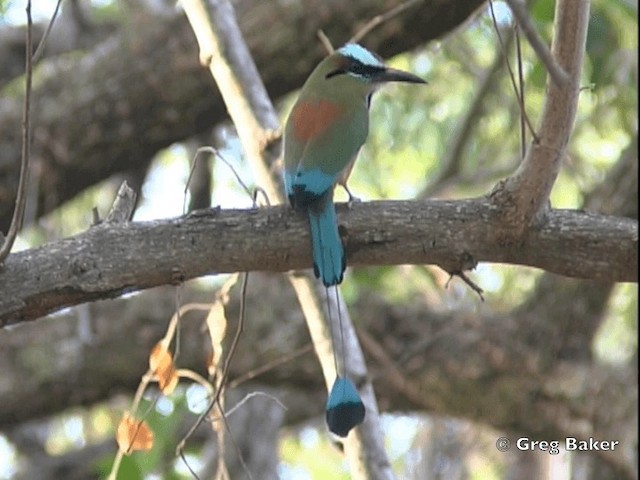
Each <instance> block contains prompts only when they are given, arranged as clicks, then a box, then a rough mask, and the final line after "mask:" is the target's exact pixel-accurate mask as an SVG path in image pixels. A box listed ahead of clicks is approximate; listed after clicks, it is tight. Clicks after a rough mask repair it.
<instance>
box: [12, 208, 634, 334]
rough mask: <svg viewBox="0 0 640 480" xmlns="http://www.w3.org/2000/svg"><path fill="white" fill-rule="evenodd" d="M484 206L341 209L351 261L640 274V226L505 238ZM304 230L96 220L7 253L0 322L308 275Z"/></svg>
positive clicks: (278, 220)
mask: <svg viewBox="0 0 640 480" xmlns="http://www.w3.org/2000/svg"><path fill="white" fill-rule="evenodd" d="M495 208H496V207H495V206H494V205H492V203H491V202H490V201H489V200H487V199H476V200H464V201H420V202H407V201H404V202H400V201H393V202H392V201H385V202H368V203H362V204H355V205H352V206H351V208H347V206H346V205H338V215H339V221H340V224H341V229H342V231H343V239H344V242H345V244H346V249H347V257H348V259H349V263H350V265H353V266H355V265H398V264H425V263H432V264H438V265H440V266H442V267H443V268H445V269H447V270H448V271H452V272H453V271H460V270H465V269H469V268H472V267H473V266H475V264H476V263H477V262H502V263H513V264H519V265H529V266H532V267H537V268H542V269H544V270H547V271H550V272H555V273H559V274H562V275H566V276H574V277H579V278H590V279H594V280H601V281H612V282H614V281H624V282H635V281H637V279H638V267H637V260H638V223H637V221H636V220H632V219H628V218H619V217H611V216H603V215H597V214H592V213H586V212H577V211H569V210H552V211H550V212H549V213H548V216H547V220H546V222H545V223H544V225H541V226H539V227H537V228H533V229H530V231H529V232H528V233H527V236H526V238H525V239H524V240H523V241H522V242H521V243H519V244H517V245H514V244H512V243H509V242H505V241H504V239H503V237H502V233H501V228H500V227H501V226H502V225H501V223H500V222H499V221H498V220H496V215H495ZM309 252H310V246H309V233H308V226H307V223H306V222H305V220H304V219H303V218H301V217H300V216H299V215H297V214H295V213H294V212H292V211H291V210H290V209H289V208H287V207H284V206H278V207H271V208H264V209H258V210H207V211H200V212H196V213H195V214H193V215H190V216H188V217H187V218H176V219H170V220H159V221H154V222H135V223H129V224H125V225H118V226H107V225H99V226H96V227H93V228H91V229H89V230H88V231H87V232H84V233H82V234H80V235H76V236H74V237H71V238H67V239H64V240H60V241H57V242H53V243H50V244H47V245H45V246H42V247H38V248H34V249H30V250H26V251H22V252H18V253H15V254H13V255H10V256H9V257H8V258H7V260H6V262H5V265H4V267H3V268H2V269H1V270H0V292H2V293H1V294H0V295H1V297H0V325H2V326H6V325H10V324H14V323H19V322H21V321H25V320H33V319H35V318H38V317H41V316H43V315H46V314H47V313H50V312H53V311H56V310H59V309H60V308H63V307H66V306H70V305H76V304H78V303H83V302H88V301H92V300H96V299H100V298H112V297H117V296H119V295H122V294H123V293H127V292H132V291H136V290H140V289H145V288H149V287H153V286H157V285H163V284H168V283H176V282H180V281H182V280H185V279H187V278H194V277H198V276H202V275H206V274H211V273H223V272H235V271H252V270H269V271H286V270H292V269H300V268H308V267H309V265H311V260H310V258H309Z"/></svg>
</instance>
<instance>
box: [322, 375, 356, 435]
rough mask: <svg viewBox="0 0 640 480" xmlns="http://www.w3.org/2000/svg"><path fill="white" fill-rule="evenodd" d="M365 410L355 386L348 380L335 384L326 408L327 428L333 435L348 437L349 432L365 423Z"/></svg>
mask: <svg viewBox="0 0 640 480" xmlns="http://www.w3.org/2000/svg"><path fill="white" fill-rule="evenodd" d="M364 414H365V408H364V404H363V403H362V399H361V398H360V394H359V393H358V391H357V390H356V387H355V385H354V384H353V382H352V381H351V380H349V379H348V378H342V377H337V378H336V381H335V382H333V387H331V392H330V393H329V398H328V399H327V406H326V419H327V426H328V427H329V431H331V433H334V434H336V435H337V436H339V437H346V436H347V435H348V434H349V431H350V430H351V429H352V428H354V427H356V426H357V425H360V424H361V423H362V422H363V421H364Z"/></svg>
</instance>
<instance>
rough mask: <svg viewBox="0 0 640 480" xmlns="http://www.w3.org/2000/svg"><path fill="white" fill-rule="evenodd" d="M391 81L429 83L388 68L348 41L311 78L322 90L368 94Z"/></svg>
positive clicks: (317, 68)
mask: <svg viewBox="0 0 640 480" xmlns="http://www.w3.org/2000/svg"><path fill="white" fill-rule="evenodd" d="M388 82H407V83H427V82H425V81H424V80H423V79H421V78H420V77H417V76H416V75H413V74H412V73H409V72H404V71H402V70H397V69H395V68H390V67H387V66H386V65H385V64H384V62H383V61H382V59H381V58H380V57H379V56H378V55H376V54H375V53H372V52H370V51H369V50H367V49H366V48H364V47H362V46H361V45H358V44H357V43H347V44H346V45H344V46H343V47H341V48H339V49H338V50H336V51H335V52H333V53H332V54H331V55H329V56H328V57H326V58H325V59H324V60H322V62H320V64H319V65H318V66H317V67H316V69H315V70H314V71H313V73H312V74H311V76H310V77H309V80H308V83H309V84H310V86H311V87H312V88H316V89H319V90H321V91H324V90H331V91H332V92H334V93H335V92H337V91H342V92H344V94H346V95H352V94H357V93H358V92H361V93H364V94H365V95H366V96H369V94H370V93H371V92H373V91H375V90H376V89H377V88H378V87H379V86H380V85H381V84H384V83H388Z"/></svg>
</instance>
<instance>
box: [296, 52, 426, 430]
mask: <svg viewBox="0 0 640 480" xmlns="http://www.w3.org/2000/svg"><path fill="white" fill-rule="evenodd" d="M386 82H409V83H426V82H425V81H424V80H422V79H421V78H419V77H416V76H415V75H412V74H410V73H407V72H403V71H400V70H395V69H392V68H389V67H387V66H386V65H385V64H384V63H383V62H382V60H381V59H380V58H379V57H378V56H377V55H375V54H373V53H371V52H370V51H368V50H367V49H365V48H363V47H362V46H360V45H358V44H354V43H350V44H347V45H345V46H343V47H342V48H340V49H338V50H336V51H335V52H334V53H332V54H331V55H329V56H328V57H326V58H325V59H324V60H322V61H321V62H320V64H318V66H317V67H316V68H315V70H314V71H313V72H312V73H311V75H310V76H309V78H308V79H307V81H306V82H305V84H304V85H303V87H302V90H301V92H300V96H299V98H298V100H297V102H296V103H295V105H294V106H293V109H292V110H291V113H290V114H289V118H288V120H287V123H286V126H285V131H284V163H285V171H284V185H285V192H286V194H287V197H288V198H289V201H290V202H291V205H292V206H293V207H294V208H295V209H296V210H300V211H304V212H305V213H306V214H307V216H308V217H309V226H310V229H311V245H312V255H313V271H314V273H315V275H316V277H318V278H320V279H322V282H323V284H324V285H325V287H330V286H333V285H337V284H339V283H340V282H342V277H343V274H344V269H345V267H346V261H345V254H344V248H343V246H342V242H341V240H340V235H339V233H338V224H337V219H336V211H335V207H334V204H333V190H334V188H335V186H336V184H340V185H342V186H344V188H345V189H346V190H347V193H349V198H351V193H350V192H349V190H348V189H347V185H346V184H347V179H348V177H349V174H350V173H351V169H352V168H353V164H354V162H355V159H356V156H357V154H358V151H359V150H360V147H361V146H362V144H363V143H364V141H365V139H366V138H367V134H368V133H369V105H370V104H371V96H372V95H373V93H374V92H375V91H376V89H377V88H378V87H379V86H380V85H381V84H383V83H386ZM363 419H364V406H363V404H362V401H361V399H360V396H359V395H358V392H357V390H356V389H355V386H354V385H353V383H352V382H351V381H350V380H348V379H347V378H346V377H345V378H341V377H340V376H338V378H337V379H336V382H335V383H334V385H333V388H332V389H331V393H330V394H329V399H328V401H327V423H328V425H329V429H330V430H331V431H332V432H333V433H335V434H337V435H340V436H346V435H347V433H348V432H349V430H351V428H353V427H354V426H355V425H357V424H359V423H361V422H362V421H363Z"/></svg>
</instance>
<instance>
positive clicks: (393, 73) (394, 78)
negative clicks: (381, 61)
mask: <svg viewBox="0 0 640 480" xmlns="http://www.w3.org/2000/svg"><path fill="white" fill-rule="evenodd" d="M373 80H374V82H379V83H384V82H405V83H425V84H426V83H427V82H426V81H424V80H423V79H421V78H420V77H418V76H416V75H414V74H413V73H409V72H404V71H402V70H396V69H395V68H385V69H384V70H381V71H380V73H378V74H377V75H376V76H375V78H374V79H373Z"/></svg>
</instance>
